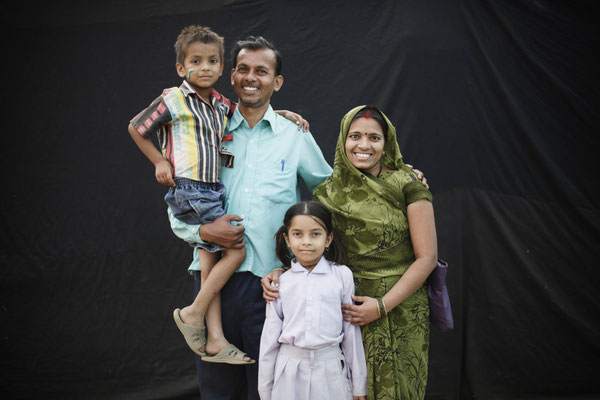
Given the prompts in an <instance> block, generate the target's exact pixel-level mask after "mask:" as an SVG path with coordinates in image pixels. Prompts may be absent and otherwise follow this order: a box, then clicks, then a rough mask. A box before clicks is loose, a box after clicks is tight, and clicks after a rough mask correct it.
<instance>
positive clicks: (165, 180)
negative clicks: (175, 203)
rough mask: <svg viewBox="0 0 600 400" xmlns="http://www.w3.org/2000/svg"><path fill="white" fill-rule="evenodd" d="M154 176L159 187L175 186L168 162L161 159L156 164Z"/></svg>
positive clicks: (171, 168) (171, 167)
mask: <svg viewBox="0 0 600 400" xmlns="http://www.w3.org/2000/svg"><path fill="white" fill-rule="evenodd" d="M155 175H156V180H157V181H158V183H160V184H161V185H165V186H175V181H174V180H173V166H172V165H171V163H170V162H169V160H167V159H165V158H163V159H162V160H160V161H158V162H157V163H156V167H155Z"/></svg>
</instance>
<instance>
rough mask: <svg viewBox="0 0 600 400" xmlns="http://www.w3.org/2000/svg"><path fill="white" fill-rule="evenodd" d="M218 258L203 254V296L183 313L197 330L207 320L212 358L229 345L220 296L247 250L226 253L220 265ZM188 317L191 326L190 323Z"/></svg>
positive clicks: (182, 311)
mask: <svg viewBox="0 0 600 400" xmlns="http://www.w3.org/2000/svg"><path fill="white" fill-rule="evenodd" d="M206 253H208V255H207V254H206ZM214 254H215V253H209V252H207V251H205V250H199V253H198V255H199V258H200V259H199V261H200V265H201V267H202V270H201V273H200V278H201V281H200V282H201V285H200V292H198V295H197V296H196V299H194V302H193V303H192V304H191V305H190V306H188V307H184V308H183V309H182V310H181V318H182V320H183V321H184V322H185V323H186V324H189V325H193V326H204V323H203V319H204V316H206V325H207V331H208V335H207V342H206V352H207V354H209V355H212V354H217V353H218V352H220V351H221V350H222V349H223V348H224V347H225V346H227V345H228V344H229V342H228V341H227V339H226V338H225V335H224V333H223V325H222V321H221V299H220V297H219V292H220V290H221V289H222V288H223V286H225V284H226V283H227V281H228V280H229V278H231V275H233V273H234V272H235V270H236V269H237V268H238V267H239V265H240V264H241V263H242V261H243V260H244V258H245V257H246V250H245V249H226V250H224V251H223V255H222V257H221V259H220V260H218V261H217V263H216V264H214V263H213V260H215V258H212V257H210V256H211V255H214ZM205 266H206V268H205ZM188 316H189V318H190V319H189V322H187V321H186V318H188ZM247 360H248V361H250V358H249V357H247Z"/></svg>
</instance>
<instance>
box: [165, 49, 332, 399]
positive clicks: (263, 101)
mask: <svg viewBox="0 0 600 400" xmlns="http://www.w3.org/2000/svg"><path fill="white" fill-rule="evenodd" d="M232 59H233V63H234V68H233V70H232V72H231V84H232V85H233V87H234V90H235V92H236V94H237V96H238V98H239V101H238V107H237V109H236V111H235V113H234V115H233V117H232V118H231V120H230V121H228V125H227V131H228V132H226V134H232V135H233V141H230V142H225V143H224V146H225V147H227V149H228V150H229V151H231V152H232V153H233V154H234V156H235V159H234V163H233V168H225V167H223V168H222V175H221V178H222V182H223V184H224V185H225V188H226V190H227V201H226V208H225V212H226V215H224V216H223V217H221V218H219V219H217V220H215V221H214V222H212V223H209V224H204V225H202V226H198V225H186V224H184V223H182V222H181V221H179V220H177V219H175V218H173V217H172V215H170V216H169V218H170V221H171V226H172V228H173V231H174V232H175V233H176V234H177V235H178V236H180V237H181V238H183V239H185V240H188V241H191V242H193V241H198V239H202V240H203V241H207V242H212V243H216V244H219V245H221V246H223V247H226V248H241V247H243V246H244V245H245V247H246V258H245V260H244V262H243V263H242V265H241V266H240V267H239V268H238V270H237V271H236V273H235V274H234V275H233V277H232V278H231V279H230V280H229V281H228V282H227V284H226V285H225V287H223V289H222V290H221V303H222V304H219V302H218V301H213V302H212V303H211V305H210V307H209V310H208V312H207V319H208V318H211V317H214V315H216V314H217V313H214V312H211V309H215V308H216V307H221V309H222V319H223V321H222V325H223V330H224V333H225V337H227V338H228V339H229V341H230V342H231V343H232V344H234V345H236V346H237V347H239V348H240V349H242V350H243V351H245V352H246V353H248V355H249V356H250V357H252V358H254V359H257V358H258V354H259V343H260V336H261V332H262V326H263V323H264V318H265V302H264V299H263V297H262V288H261V285H260V279H261V277H263V276H264V275H266V274H267V273H269V272H271V271H272V270H273V269H275V268H277V267H279V266H280V263H279V262H278V261H277V256H276V253H275V239H274V234H275V231H276V230H277V228H278V227H279V226H280V225H281V223H282V221H283V215H284V214H285V211H286V210H287V209H288V208H289V207H290V206H292V205H293V204H295V203H297V202H298V201H299V200H300V190H299V186H298V176H300V177H301V178H302V180H303V181H304V182H305V184H306V186H307V188H308V190H309V191H311V192H312V190H313V189H314V187H315V186H317V185H318V184H319V183H321V182H322V181H323V180H324V179H325V178H326V177H327V176H329V175H330V174H331V172H332V170H331V167H330V166H329V165H328V163H327V162H326V161H325V158H324V157H323V154H322V152H321V150H320V149H319V147H318V146H317V144H316V143H315V141H314V139H313V137H312V135H311V134H310V133H309V132H299V131H298V128H297V126H296V125H294V124H293V123H292V122H290V121H289V120H287V119H285V118H283V117H280V116H278V115H277V114H275V113H274V112H273V109H272V107H271V105H270V100H271V96H272V95H273V93H274V92H277V91H279V90H280V89H281V87H282V85H283V76H282V75H281V65H282V61H281V55H280V53H279V51H277V49H276V48H275V47H274V46H273V44H271V43H270V42H269V41H267V40H265V39H264V38H262V37H249V38H248V39H246V40H242V41H239V42H237V43H236V45H235V46H234V48H233V50H232ZM240 221H242V224H243V225H242V224H237V222H240ZM232 222H233V223H236V224H237V225H234V224H232ZM194 253H195V252H194ZM190 269H191V270H192V271H194V272H193V273H194V274H195V281H196V285H195V291H196V293H197V292H198V291H199V283H200V272H199V271H198V269H199V265H198V262H197V258H196V254H195V259H194V262H193V263H192V266H191V267H190ZM207 325H210V324H207ZM209 334H210V332H209ZM196 365H197V371H198V380H199V386H200V394H201V397H202V398H203V399H208V400H216V399H232V400H233V399H236V400H237V399H258V398H259V397H258V391H257V382H258V363H256V364H252V365H246V366H235V365H227V364H210V363H206V362H202V361H201V360H200V359H199V358H197V363H196Z"/></svg>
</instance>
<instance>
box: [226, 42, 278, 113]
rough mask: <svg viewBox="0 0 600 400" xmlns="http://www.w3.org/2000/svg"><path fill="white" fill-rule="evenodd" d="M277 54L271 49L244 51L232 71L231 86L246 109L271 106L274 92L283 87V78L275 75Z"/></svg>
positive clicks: (239, 55)
mask: <svg viewBox="0 0 600 400" xmlns="http://www.w3.org/2000/svg"><path fill="white" fill-rule="evenodd" d="M275 62H276V61H275V53H274V52H273V50H271V49H260V50H250V49H242V50H241V51H240V52H239V53H238V56H237V65H236V67H235V68H234V69H233V70H232V71H231V84H232V85H233V88H234V90H235V93H236V94H237V95H238V98H239V103H240V105H242V106H245V107H254V108H258V107H262V106H264V105H265V104H269V101H270V99H271V96H272V95H273V92H274V91H275V92H277V91H279V89H280V88H281V85H283V76H281V75H275Z"/></svg>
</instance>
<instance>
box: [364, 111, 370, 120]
mask: <svg viewBox="0 0 600 400" xmlns="http://www.w3.org/2000/svg"><path fill="white" fill-rule="evenodd" d="M365 118H366V119H369V118H371V110H365Z"/></svg>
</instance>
